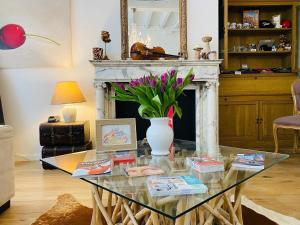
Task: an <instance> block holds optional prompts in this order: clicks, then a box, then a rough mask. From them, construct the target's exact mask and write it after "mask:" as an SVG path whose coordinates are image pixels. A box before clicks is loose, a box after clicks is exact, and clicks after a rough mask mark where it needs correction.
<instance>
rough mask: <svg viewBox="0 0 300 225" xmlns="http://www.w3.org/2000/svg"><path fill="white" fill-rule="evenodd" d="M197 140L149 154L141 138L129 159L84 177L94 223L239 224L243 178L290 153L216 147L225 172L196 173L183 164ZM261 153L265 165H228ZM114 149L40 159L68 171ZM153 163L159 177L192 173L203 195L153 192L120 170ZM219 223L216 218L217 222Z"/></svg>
mask: <svg viewBox="0 0 300 225" xmlns="http://www.w3.org/2000/svg"><path fill="white" fill-rule="evenodd" d="M195 149H196V146H195V142H191V141H183V140H175V141H174V146H173V150H172V153H171V154H170V156H166V157H164V156H161V157H159V156H151V155H150V154H151V150H150V147H149V146H148V144H147V143H143V142H139V144H138V149H137V150H135V151H131V152H132V154H134V155H135V156H136V160H135V162H134V163H133V164H128V163H127V164H126V163H123V164H119V165H115V166H114V167H113V168H112V172H111V173H110V174H107V175H102V176H98V177H91V178H82V180H83V181H85V182H88V183H90V184H91V188H92V196H93V206H94V207H93V218H92V224H93V225H96V224H97V225H98V224H100V225H104V224H107V225H114V224H117V223H122V224H124V225H138V224H146V225H169V224H170V225H171V224H176V225H212V224H220V223H221V224H226V225H235V224H240V225H242V224H243V218H242V206H241V197H242V190H243V186H244V184H245V183H246V181H247V180H248V179H250V178H252V177H254V176H256V175H257V174H259V173H261V172H263V171H264V170H266V169H268V168H270V167H272V166H273V165H275V164H277V163H279V162H281V161H282V160H285V159H287V158H288V155H284V154H278V153H269V152H258V151H252V150H246V149H239V148H232V147H225V146H220V147H219V149H218V151H219V154H218V155H217V156H216V157H217V159H219V160H222V161H224V165H225V171H224V172H213V173H199V172H196V171H194V170H193V169H191V168H190V167H189V166H188V165H187V163H186V157H191V156H199V155H202V154H203V153H201V151H195ZM246 153H264V154H265V164H264V169H261V170H256V171H253V170H252V171H251V170H250V171H249V170H238V169H236V168H234V167H232V165H231V164H232V162H233V160H234V159H235V157H236V155H237V154H246ZM111 155H112V152H105V153H103V152H97V151H96V150H90V151H85V152H79V153H72V154H67V155H62V156H56V157H50V158H45V159H42V161H43V162H44V163H47V164H49V165H51V166H54V167H56V168H57V169H60V170H62V171H64V172H66V173H67V174H70V175H71V174H72V173H73V171H74V170H75V168H76V166H77V164H78V163H79V162H82V161H94V160H98V159H107V158H110V157H111ZM143 165H153V166H158V167H160V168H161V169H162V170H164V172H165V173H164V174H163V175H162V176H177V175H178V176H195V177H197V178H199V179H201V180H202V181H203V183H204V184H205V185H206V186H207V187H208V192H207V193H205V194H194V195H180V196H165V197H151V195H150V193H149V191H148V189H147V185H146V181H147V177H128V176H126V175H125V172H124V169H125V168H127V167H133V166H143ZM217 222H219V223H217Z"/></svg>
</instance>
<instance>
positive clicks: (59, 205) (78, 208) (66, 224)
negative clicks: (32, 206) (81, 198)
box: [32, 194, 93, 225]
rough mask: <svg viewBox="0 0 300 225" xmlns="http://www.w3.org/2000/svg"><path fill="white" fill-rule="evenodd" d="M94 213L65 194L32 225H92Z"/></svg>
mask: <svg viewBox="0 0 300 225" xmlns="http://www.w3.org/2000/svg"><path fill="white" fill-rule="evenodd" d="M92 213H93V212H92V209H90V208H88V207H85V206H83V205H81V204H80V203H78V202H77V201H76V199H75V198H74V197H73V196H72V195H70V194H64V195H61V196H59V197H58V199H57V202H56V204H55V205H54V206H53V207H52V208H51V209H50V210H48V211H47V212H46V213H44V214H43V215H41V216H40V217H39V218H38V219H37V220H36V221H35V222H34V223H33V224H32V225H90V224H91V218H92Z"/></svg>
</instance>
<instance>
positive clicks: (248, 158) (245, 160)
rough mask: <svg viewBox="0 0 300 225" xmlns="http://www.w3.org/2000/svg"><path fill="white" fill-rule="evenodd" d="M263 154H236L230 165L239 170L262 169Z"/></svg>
mask: <svg viewBox="0 0 300 225" xmlns="http://www.w3.org/2000/svg"><path fill="white" fill-rule="evenodd" d="M264 162H265V154H237V156H236V159H235V160H234V161H233V163H232V166H233V168H235V169H239V170H262V169H264V167H265V166H264Z"/></svg>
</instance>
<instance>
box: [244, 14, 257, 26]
mask: <svg viewBox="0 0 300 225" xmlns="http://www.w3.org/2000/svg"><path fill="white" fill-rule="evenodd" d="M243 23H244V24H245V23H246V24H249V25H250V28H258V27H259V10H245V11H243Z"/></svg>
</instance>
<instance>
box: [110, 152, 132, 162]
mask: <svg viewBox="0 0 300 225" xmlns="http://www.w3.org/2000/svg"><path fill="white" fill-rule="evenodd" d="M111 159H112V162H113V164H114V165H118V164H132V163H135V161H136V156H135V154H134V153H133V152H130V151H119V152H113V153H112V154H111Z"/></svg>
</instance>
